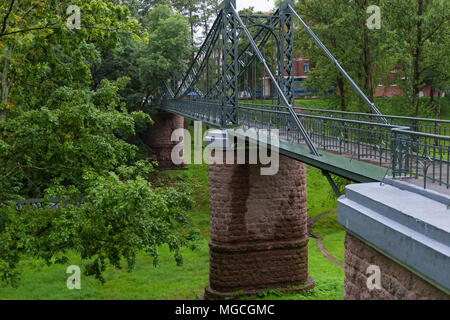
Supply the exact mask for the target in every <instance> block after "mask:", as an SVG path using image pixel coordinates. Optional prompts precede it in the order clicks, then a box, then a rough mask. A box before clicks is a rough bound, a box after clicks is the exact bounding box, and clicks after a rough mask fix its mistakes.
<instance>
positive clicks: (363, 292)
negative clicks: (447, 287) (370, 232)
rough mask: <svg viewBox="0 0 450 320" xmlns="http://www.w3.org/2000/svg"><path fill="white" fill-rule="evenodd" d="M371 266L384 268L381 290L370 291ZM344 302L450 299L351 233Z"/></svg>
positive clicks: (349, 235) (346, 257) (347, 238)
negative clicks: (368, 271)
mask: <svg viewBox="0 0 450 320" xmlns="http://www.w3.org/2000/svg"><path fill="white" fill-rule="evenodd" d="M370 265H376V266H378V267H379V268H380V271H381V273H380V274H381V289H373V290H369V289H368V287H367V278H368V277H369V276H370V275H369V274H366V271H367V268H368V267H369V266H370ZM442 272H445V270H442ZM344 299H346V300H367V299H373V300H379V299H383V300H384V299H389V300H394V299H395V300H397V299H401V300H403V299H407V300H416V299H439V300H442V299H445V300H449V299H450V296H449V295H447V294H445V293H444V292H443V291H440V290H439V289H437V288H436V287H434V286H432V285H431V284H430V283H428V282H426V281H425V280H423V279H422V278H420V277H418V276H417V275H415V274H414V273H412V272H411V271H409V270H408V269H406V268H405V267H403V266H401V265H399V264H398V263H396V262H394V261H393V260H391V259H389V258H388V257H386V256H384V255H383V254H381V253H379V252H378V251H376V250H374V249H373V248H371V247H369V246H368V245H366V244H365V243H364V242H362V241H361V240H359V239H358V238H356V237H354V236H352V235H351V234H349V233H347V235H346V238H345V295H344Z"/></svg>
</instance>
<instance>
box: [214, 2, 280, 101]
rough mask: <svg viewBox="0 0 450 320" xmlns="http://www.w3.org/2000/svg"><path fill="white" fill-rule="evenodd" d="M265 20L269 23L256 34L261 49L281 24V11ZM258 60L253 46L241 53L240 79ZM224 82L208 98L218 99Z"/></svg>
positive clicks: (218, 83) (220, 81)
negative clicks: (244, 58)
mask: <svg viewBox="0 0 450 320" xmlns="http://www.w3.org/2000/svg"><path fill="white" fill-rule="evenodd" d="M263 17H264V18H267V19H268V21H267V23H266V24H265V25H260V29H259V31H258V32H257V33H256V35H255V37H254V39H255V41H257V42H258V41H260V40H261V41H260V44H259V48H262V47H264V45H265V44H266V43H267V41H268V40H269V38H270V35H271V34H273V33H272V32H273V30H274V29H275V27H276V26H277V25H278V24H279V10H277V11H276V12H275V13H274V15H272V16H263ZM246 55H247V56H249V57H250V59H248V60H246V61H243V60H242V59H243V57H244V56H246ZM256 59H257V57H256V55H254V54H253V48H252V46H251V44H248V45H247V46H246V47H245V48H244V50H242V51H241V53H240V54H239V56H238V60H240V61H243V62H244V65H243V66H242V68H241V70H240V72H239V74H238V78H239V77H241V76H242V75H243V74H244V73H245V72H246V71H247V69H248V68H249V67H250V66H251V65H252V64H253V62H254V61H255V60H256ZM222 80H223V78H220V79H219V80H218V81H217V82H216V83H215V84H214V85H213V86H212V87H211V89H210V90H209V91H208V93H207V94H206V98H207V99H210V100H213V99H214V98H216V97H217V96H218V95H219V94H220V93H221V90H222Z"/></svg>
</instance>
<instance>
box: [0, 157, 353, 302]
mask: <svg viewBox="0 0 450 320" xmlns="http://www.w3.org/2000/svg"><path fill="white" fill-rule="evenodd" d="M308 169H309V170H308V209H309V214H310V215H311V216H316V215H318V214H320V213H322V212H326V211H329V210H332V209H334V208H335V207H336V200H334V199H332V198H331V197H330V187H329V186H328V184H327V181H326V179H325V178H324V177H323V176H322V174H321V173H320V171H319V170H317V169H314V168H308ZM165 174H166V176H167V177H169V178H177V179H182V180H183V181H185V182H186V183H188V184H191V185H192V186H194V190H195V193H194V195H193V196H194V198H195V201H196V205H195V207H194V208H193V210H192V212H191V218H192V223H193V224H194V225H195V226H196V227H197V228H198V229H199V230H200V232H201V235H202V238H203V240H202V241H201V242H200V243H199V246H198V248H197V249H196V250H195V251H190V250H188V249H185V250H183V252H182V253H183V258H184V265H183V266H182V267H177V266H176V263H175V260H174V258H173V254H172V253H170V252H169V250H168V248H166V247H163V248H161V250H160V253H161V258H160V265H159V267H156V268H155V267H154V266H153V260H152V259H151V258H150V257H148V256H145V255H144V254H141V255H139V257H138V259H137V263H136V269H135V270H134V271H133V272H131V273H130V272H128V271H127V270H126V268H125V269H123V270H116V269H114V268H112V267H111V268H108V270H107V271H106V273H105V279H106V283H105V284H103V285H102V284H101V283H100V282H99V281H98V280H95V279H94V278H91V277H86V276H82V283H81V290H73V291H71V290H68V289H67V287H66V279H67V277H68V275H67V274H66V268H67V266H66V265H65V266H62V265H53V266H46V265H45V263H44V262H42V261H37V260H34V259H25V260H24V261H23V262H22V263H21V266H20V270H21V271H22V280H21V285H20V287H19V288H18V289H14V288H11V287H0V299H196V297H197V295H198V294H201V293H202V292H203V291H204V288H205V286H206V284H207V282H208V271H209V270H208V269H209V256H208V237H209V190H208V168H207V166H206V165H192V166H189V168H188V169H187V170H176V171H167V172H166V173H165ZM313 233H314V234H315V235H318V236H320V237H321V238H323V244H324V246H325V248H326V249H327V250H328V251H329V253H330V255H331V256H333V257H334V258H335V259H337V260H338V261H341V262H342V261H343V258H344V242H343V239H344V231H343V230H342V228H341V227H340V226H339V225H338V224H337V222H336V214H333V215H327V216H325V217H323V218H322V219H320V220H318V221H317V222H316V223H315V224H314V228H313ZM80 261H81V260H80V258H79V257H77V256H72V257H71V261H70V264H74V265H78V264H80ZM309 272H310V275H311V276H312V277H313V278H314V280H315V288H314V290H313V291H311V292H307V293H303V294H295V295H283V294H281V293H280V292H277V291H276V290H275V291H268V292H264V293H263V294H261V296H260V297H255V298H258V299H260V298H265V299H342V297H343V292H344V271H343V270H342V269H341V268H340V267H338V266H336V265H334V264H333V263H331V262H330V261H329V260H327V259H326V258H325V257H324V256H323V255H322V253H321V252H320V251H319V249H318V248H317V246H316V240H315V239H312V238H311V239H310V242H309Z"/></svg>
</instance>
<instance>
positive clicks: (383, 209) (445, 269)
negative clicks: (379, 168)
mask: <svg viewBox="0 0 450 320" xmlns="http://www.w3.org/2000/svg"><path fill="white" fill-rule="evenodd" d="M439 200H441V199H437V198H436V197H435V195H433V196H428V195H427V194H426V193H425V194H424V193H419V192H416V191H415V190H414V188H403V189H400V188H399V187H397V186H393V185H380V183H367V184H355V185H350V186H348V187H347V192H346V196H343V197H341V198H340V199H339V201H338V221H339V223H341V224H342V225H343V226H344V228H345V229H346V230H347V231H348V232H350V233H352V234H354V235H356V236H357V237H358V238H360V239H361V240H362V241H364V242H366V243H367V244H368V245H369V246H371V247H373V248H375V249H376V250H378V251H380V252H381V253H383V254H384V255H386V256H388V257H390V258H391V259H392V260H394V261H396V262H397V263H399V264H401V265H402V266H404V267H406V268H407V269H409V270H411V271H412V272H413V273H415V274H417V275H418V276H420V277H421V278H423V279H424V280H426V281H428V282H430V283H431V284H432V285H434V286H436V287H438V288H439V289H441V290H443V291H444V292H445V293H447V294H449V292H450V210H449V209H448V206H447V205H446V204H444V203H443V202H442V201H439Z"/></svg>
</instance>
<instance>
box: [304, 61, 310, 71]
mask: <svg viewBox="0 0 450 320" xmlns="http://www.w3.org/2000/svg"><path fill="white" fill-rule="evenodd" d="M308 71H309V63H305V72H308Z"/></svg>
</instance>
